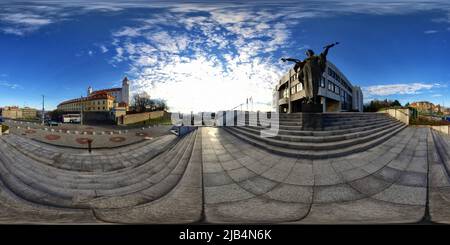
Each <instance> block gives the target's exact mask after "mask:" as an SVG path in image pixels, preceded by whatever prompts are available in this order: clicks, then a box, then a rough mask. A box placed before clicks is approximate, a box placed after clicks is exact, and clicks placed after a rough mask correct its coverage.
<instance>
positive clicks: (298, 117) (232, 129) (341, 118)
mask: <svg viewBox="0 0 450 245" xmlns="http://www.w3.org/2000/svg"><path fill="white" fill-rule="evenodd" d="M237 123H238V124H237V125H239V124H241V125H244V124H245V126H228V127H224V128H225V130H226V131H227V132H229V133H231V134H233V135H235V136H236V137H238V138H240V139H242V140H245V141H247V142H249V143H251V144H253V145H256V146H259V147H262V148H264V149H266V150H268V151H270V152H273V153H276V154H281V155H285V156H292V157H303V158H310V159H318V158H330V157H340V156H345V155H348V154H351V153H356V152H361V151H364V150H367V149H369V148H371V147H374V146H376V145H378V144H380V143H382V142H384V141H386V140H387V139H389V138H390V137H392V136H393V135H395V134H396V133H398V132H400V131H401V130H403V129H404V128H405V127H406V125H405V124H403V123H401V122H399V121H397V120H395V119H393V118H391V117H390V116H388V115H387V114H384V113H351V112H349V113H323V114H313V113H308V114H307V113H292V114H280V120H279V131H278V135H276V136H274V137H261V136H260V135H261V134H260V132H261V130H264V129H268V128H267V127H263V126H261V123H263V124H264V123H265V122H264V121H263V120H261V121H260V120H258V124H257V126H250V125H249V121H248V117H246V118H245V121H238V122H237Z"/></svg>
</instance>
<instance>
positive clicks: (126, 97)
mask: <svg viewBox="0 0 450 245" xmlns="http://www.w3.org/2000/svg"><path fill="white" fill-rule="evenodd" d="M122 102H125V103H127V105H129V104H130V80H128V77H124V79H123V80H122Z"/></svg>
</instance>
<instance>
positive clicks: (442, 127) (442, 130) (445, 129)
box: [431, 125, 450, 135]
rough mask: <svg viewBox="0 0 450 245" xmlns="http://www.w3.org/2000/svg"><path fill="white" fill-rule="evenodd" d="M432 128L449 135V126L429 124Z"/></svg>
mask: <svg viewBox="0 0 450 245" xmlns="http://www.w3.org/2000/svg"><path fill="white" fill-rule="evenodd" d="M431 128H432V129H434V130H436V131H439V132H441V133H444V134H448V135H450V126H448V125H444V126H431Z"/></svg>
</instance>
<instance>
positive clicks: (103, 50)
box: [100, 45, 109, 53]
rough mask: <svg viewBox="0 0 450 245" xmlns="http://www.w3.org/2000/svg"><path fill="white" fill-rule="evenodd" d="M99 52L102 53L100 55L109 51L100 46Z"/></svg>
mask: <svg viewBox="0 0 450 245" xmlns="http://www.w3.org/2000/svg"><path fill="white" fill-rule="evenodd" d="M100 51H102V53H106V52H108V51H109V49H108V48H107V47H106V46H105V45H101V46H100Z"/></svg>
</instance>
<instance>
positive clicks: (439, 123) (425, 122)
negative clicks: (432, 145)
mask: <svg viewBox="0 0 450 245" xmlns="http://www.w3.org/2000/svg"><path fill="white" fill-rule="evenodd" d="M410 124H411V125H431V126H443V125H450V122H448V121H444V120H441V121H436V120H431V119H428V118H426V117H424V116H420V115H419V116H418V117H417V118H415V119H411V120H410Z"/></svg>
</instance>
